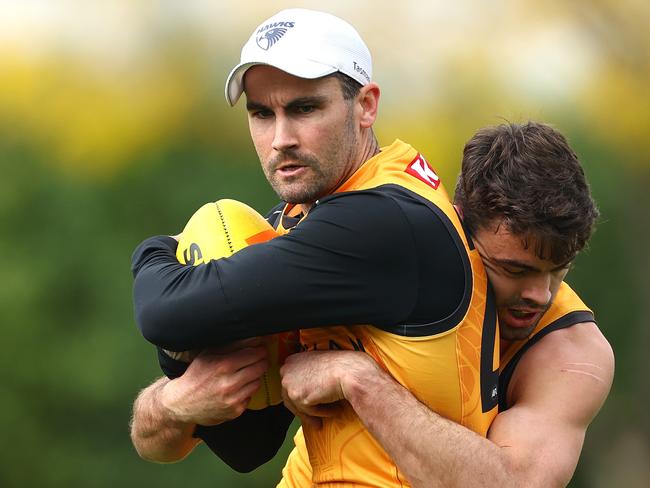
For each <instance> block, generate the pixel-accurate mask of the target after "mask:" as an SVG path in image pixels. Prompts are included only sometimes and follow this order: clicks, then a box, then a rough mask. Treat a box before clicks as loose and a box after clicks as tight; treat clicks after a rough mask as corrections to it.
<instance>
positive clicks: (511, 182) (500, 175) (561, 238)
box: [454, 122, 599, 264]
mask: <svg viewBox="0 0 650 488" xmlns="http://www.w3.org/2000/svg"><path fill="white" fill-rule="evenodd" d="M454 202H455V203H456V204H457V205H459V206H460V207H461V208H462V211H463V215H464V221H465V224H466V226H467V227H468V229H469V231H470V232H476V231H477V230H478V229H479V228H481V227H486V226H488V225H490V224H491V223H494V222H496V223H498V224H500V225H505V226H507V228H508V229H509V230H510V231H511V232H512V233H514V234H517V235H520V236H522V238H523V239H524V243H525V245H528V242H529V240H530V241H532V242H534V243H535V245H536V249H535V253H536V254H537V256H539V257H540V258H542V259H549V258H550V259H551V260H552V261H553V262H555V263H558V264H561V263H566V262H569V261H571V260H572V259H573V258H574V257H575V256H576V254H578V253H579V252H580V251H581V250H582V249H583V248H584V246H585V245H586V243H587V241H588V240H589V237H590V236H591V234H592V231H593V228H594V224H595V221H596V219H597V218H598V215H599V213H598V209H597V208H596V204H595V202H594V200H593V199H592V197H591V192H590V190H589V185H588V183H587V181H586V179H585V174H584V171H583V170H582V167H581V166H580V162H579V161H578V157H577V156H576V154H575V153H574V152H573V150H572V149H571V148H570V147H569V143H568V142H567V140H566V139H565V138H564V136H563V135H562V134H560V133H559V132H558V131H557V130H555V129H553V128H552V127H551V126H549V125H546V124H541V123H538V122H528V123H526V124H502V125H498V126H494V127H487V128H484V129H481V130H479V131H478V132H477V133H476V134H475V135H474V136H473V137H472V138H471V139H470V140H469V141H468V142H467V144H466V145H465V149H464V150H463V163H462V168H461V174H460V176H459V177H458V182H457V184H456V194H455V197H454Z"/></svg>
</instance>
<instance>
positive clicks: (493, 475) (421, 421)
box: [343, 370, 516, 488]
mask: <svg viewBox="0 0 650 488" xmlns="http://www.w3.org/2000/svg"><path fill="white" fill-rule="evenodd" d="M343 389H344V392H345V396H346V399H348V401H349V402H350V403H351V405H352V407H353V408H354V410H355V411H356V413H357V414H358V415H359V417H360V419H361V421H362V422H363V423H364V425H365V426H366V428H367V429H368V430H369V431H370V432H371V433H372V434H373V436H374V437H375V438H376V439H377V441H378V442H379V443H380V444H381V445H382V446H383V448H384V449H385V450H386V452H387V453H388V454H389V455H390V457H391V458H392V459H393V460H394V461H395V463H396V464H397V466H398V467H399V468H400V470H401V471H402V472H403V473H404V474H405V475H406V477H407V478H408V479H409V480H410V482H411V483H412V485H413V486H414V487H427V488H429V487H436V486H441V487H443V486H444V487H456V486H457V487H464V488H465V487H483V486H501V487H509V486H516V484H515V483H513V480H512V477H511V476H510V474H509V471H508V467H507V459H506V458H505V456H504V455H503V452H502V451H501V448H499V447H498V446H497V445H496V444H494V443H492V442H491V441H489V440H488V439H485V438H483V437H480V436H479V435H477V434H476V433H474V432H472V431H470V430H469V429H466V428H465V427H462V426H461V425H459V424H456V423H454V422H451V421H449V420H447V419H445V418H443V417H441V416H439V415H437V414H436V413H434V412H432V411H431V410H430V409H429V408H428V407H426V406H425V405H423V404H422V403H420V402H419V401H418V400H417V399H416V398H415V397H414V396H413V395H412V394H411V393H410V392H408V391H407V390H406V389H405V388H403V387H402V386H401V385H399V384H398V383H397V382H396V381H395V380H393V379H392V378H391V377H390V376H388V375H387V374H386V373H384V372H383V371H379V370H377V372H376V374H370V375H364V376H363V377H353V378H351V379H349V380H348V381H346V382H345V383H344V385H343Z"/></svg>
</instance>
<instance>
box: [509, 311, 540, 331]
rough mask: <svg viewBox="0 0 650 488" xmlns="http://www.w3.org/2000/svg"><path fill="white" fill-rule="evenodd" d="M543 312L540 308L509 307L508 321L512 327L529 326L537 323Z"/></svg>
mask: <svg viewBox="0 0 650 488" xmlns="http://www.w3.org/2000/svg"><path fill="white" fill-rule="evenodd" d="M543 313H544V312H543V311H540V310H528V309H521V308H509V309H507V315H508V316H507V319H508V320H507V322H508V325H509V326H510V327H515V328H522V329H523V328H528V327H532V326H534V325H535V324H537V322H538V321H539V319H540V318H541V316H542V314H543Z"/></svg>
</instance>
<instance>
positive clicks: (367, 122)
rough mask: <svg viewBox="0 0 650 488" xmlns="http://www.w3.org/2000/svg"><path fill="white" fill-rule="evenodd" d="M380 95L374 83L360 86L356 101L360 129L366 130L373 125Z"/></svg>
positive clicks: (377, 86)
mask: <svg viewBox="0 0 650 488" xmlns="http://www.w3.org/2000/svg"><path fill="white" fill-rule="evenodd" d="M380 94H381V91H380V90H379V85H378V84H377V83H375V82H374V81H371V82H370V83H368V84H367V85H364V86H362V87H361V90H359V94H358V95H357V97H356V99H357V109H358V111H359V124H360V125H361V128H362V129H368V128H370V127H372V124H374V123H375V119H376V118H377V108H378V106H379V96H380Z"/></svg>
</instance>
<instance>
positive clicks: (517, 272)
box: [502, 266, 528, 277]
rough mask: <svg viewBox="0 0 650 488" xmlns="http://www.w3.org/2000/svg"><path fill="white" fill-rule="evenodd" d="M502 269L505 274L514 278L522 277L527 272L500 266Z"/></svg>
mask: <svg viewBox="0 0 650 488" xmlns="http://www.w3.org/2000/svg"><path fill="white" fill-rule="evenodd" d="M502 269H503V270H504V271H505V272H506V274H508V275H510V276H514V277H520V276H524V275H525V274H526V273H527V272H528V270H527V269H521V268H511V267H508V266H502Z"/></svg>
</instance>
